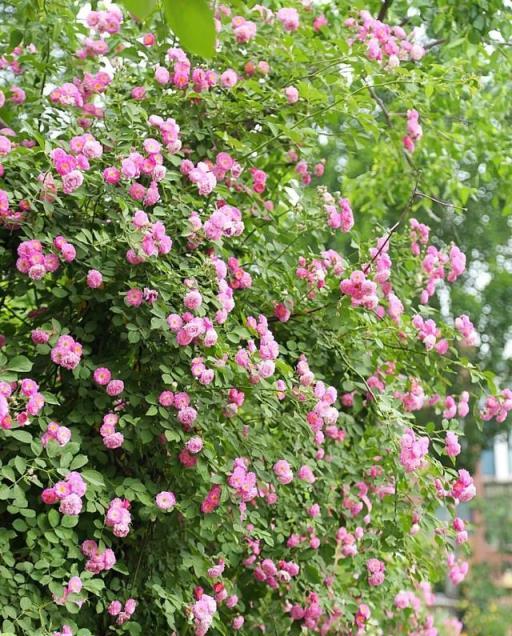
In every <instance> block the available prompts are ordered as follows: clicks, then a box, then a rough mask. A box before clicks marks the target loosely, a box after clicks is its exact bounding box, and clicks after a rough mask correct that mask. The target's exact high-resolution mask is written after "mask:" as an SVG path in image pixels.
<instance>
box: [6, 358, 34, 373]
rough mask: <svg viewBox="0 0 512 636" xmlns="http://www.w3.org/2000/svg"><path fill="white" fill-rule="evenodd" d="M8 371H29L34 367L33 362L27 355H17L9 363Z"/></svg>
mask: <svg viewBox="0 0 512 636" xmlns="http://www.w3.org/2000/svg"><path fill="white" fill-rule="evenodd" d="M6 368H7V370H8V371H18V372H19V373H27V372H28V371H30V369H32V362H30V360H29V359H28V358H26V357H25V356H16V357H15V358H13V359H12V360H11V361H10V362H9V363H8V364H7V367H6Z"/></svg>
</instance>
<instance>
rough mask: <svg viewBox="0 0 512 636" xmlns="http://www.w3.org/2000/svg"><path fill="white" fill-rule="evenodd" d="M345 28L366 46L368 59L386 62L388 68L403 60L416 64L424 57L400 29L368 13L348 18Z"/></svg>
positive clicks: (423, 51)
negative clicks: (355, 32) (352, 32)
mask: <svg viewBox="0 0 512 636" xmlns="http://www.w3.org/2000/svg"><path fill="white" fill-rule="evenodd" d="M345 26H347V27H348V28H349V29H352V30H354V31H357V34H356V37H355V40H356V41H360V42H364V43H365V44H366V47H367V56H368V59H370V60H375V61H377V62H380V63H383V62H386V65H387V67H388V68H395V67H397V66H398V65H399V64H400V62H401V61H404V60H413V61H415V62H417V61H418V60H421V58H422V57H423V56H424V55H425V49H424V48H423V47H422V46H421V45H419V44H413V43H412V42H411V41H410V40H408V39H407V34H406V32H405V31H404V30H403V29H402V27H400V26H395V27H390V26H389V25H387V24H385V23H384V22H381V21H380V20H377V19H375V18H373V17H372V16H371V14H370V13H369V12H368V11H361V12H360V13H359V16H358V18H348V19H347V20H345ZM350 42H351V43H353V40H351V41H350Z"/></svg>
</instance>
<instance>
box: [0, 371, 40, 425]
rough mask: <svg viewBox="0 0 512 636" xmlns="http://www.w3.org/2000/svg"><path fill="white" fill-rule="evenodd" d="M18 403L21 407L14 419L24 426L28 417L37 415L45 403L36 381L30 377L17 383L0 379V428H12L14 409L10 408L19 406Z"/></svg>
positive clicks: (28, 419)
mask: <svg viewBox="0 0 512 636" xmlns="http://www.w3.org/2000/svg"><path fill="white" fill-rule="evenodd" d="M10 402H11V403H12V404H10ZM20 404H23V408H22V409H21V410H19V411H18V412H17V413H16V415H15V420H16V423H17V424H18V426H26V425H27V424H29V423H30V417H35V416H36V415H39V413H40V412H41V411H42V409H43V407H44V404H45V399H44V395H43V394H42V393H41V392H40V391H39V385H38V384H37V382H35V381H34V380H31V379H30V378H25V379H24V380H21V381H20V382H19V383H18V385H16V383H12V384H11V383H9V382H2V381H0V428H3V429H9V428H12V424H13V413H14V411H11V408H14V406H15V405H16V407H17V408H19V406H20Z"/></svg>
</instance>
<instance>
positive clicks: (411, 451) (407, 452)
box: [400, 428, 430, 473]
mask: <svg viewBox="0 0 512 636" xmlns="http://www.w3.org/2000/svg"><path fill="white" fill-rule="evenodd" d="M429 443H430V440H429V438H428V437H417V436H416V434H415V432H414V431H413V430H412V429H411V428H408V429H407V430H406V431H405V433H404V434H403V435H402V438H401V439H400V463H401V464H402V466H403V467H404V468H405V470H406V471H407V472H408V473H410V472H413V471H414V470H418V468H422V467H423V466H424V465H425V455H426V454H427V453H428V447H429Z"/></svg>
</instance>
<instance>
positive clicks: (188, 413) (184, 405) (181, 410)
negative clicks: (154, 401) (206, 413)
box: [158, 391, 197, 431]
mask: <svg viewBox="0 0 512 636" xmlns="http://www.w3.org/2000/svg"><path fill="white" fill-rule="evenodd" d="M158 402H159V403H160V405H161V406H164V407H165V408H170V407H171V406H172V407H174V408H175V409H176V410H177V411H178V416H177V417H178V422H179V423H180V424H181V425H182V426H183V429H184V430H185V431H190V430H191V429H192V424H193V423H194V422H195V421H196V419H197V411H196V409H195V408H193V407H192V406H190V396H189V395H188V393H186V392H184V391H183V392H181V393H173V392H172V391H162V393H160V395H159V397H158Z"/></svg>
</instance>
